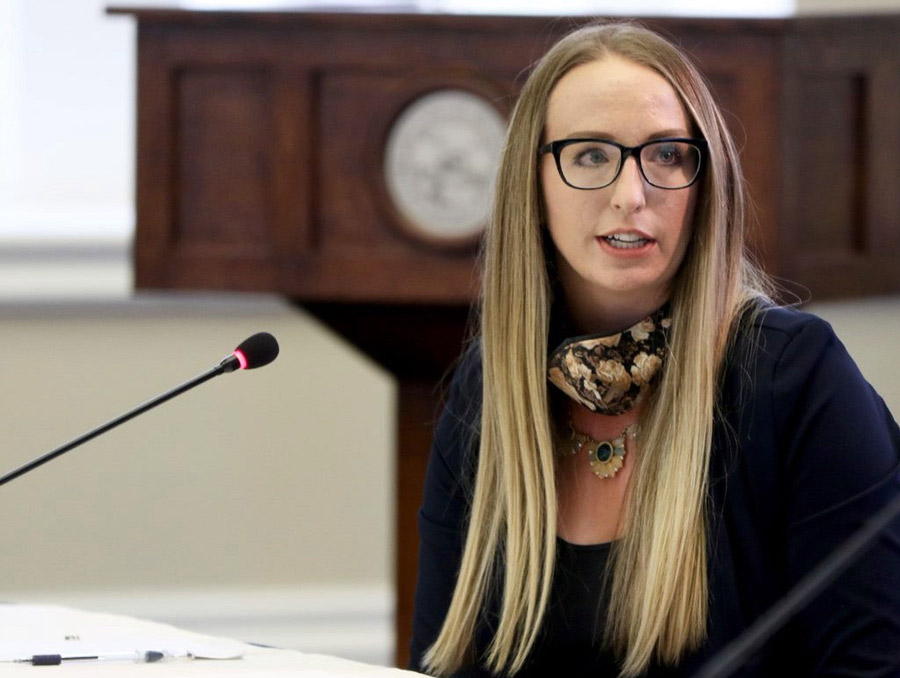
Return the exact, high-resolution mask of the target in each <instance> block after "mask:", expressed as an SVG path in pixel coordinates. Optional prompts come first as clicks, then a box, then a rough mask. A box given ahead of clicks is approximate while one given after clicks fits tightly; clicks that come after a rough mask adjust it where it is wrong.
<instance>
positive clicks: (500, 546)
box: [425, 23, 766, 676]
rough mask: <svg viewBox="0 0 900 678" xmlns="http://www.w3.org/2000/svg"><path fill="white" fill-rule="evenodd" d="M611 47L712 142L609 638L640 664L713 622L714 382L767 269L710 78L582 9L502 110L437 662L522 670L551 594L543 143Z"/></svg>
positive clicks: (647, 35) (622, 546) (621, 559)
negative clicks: (756, 248)
mask: <svg viewBox="0 0 900 678" xmlns="http://www.w3.org/2000/svg"><path fill="white" fill-rule="evenodd" d="M608 54H616V55H618V56H621V57H624V58H627V59H629V60H632V61H634V62H636V63H638V64H642V65H644V66H647V67H649V68H651V69H653V70H655V71H657V72H659V73H660V74H662V75H663V77H665V78H666V80H667V81H668V82H669V83H670V84H671V85H672V87H673V88H674V90H675V91H676V92H677V93H678V95H679V97H680V98H681V100H682V102H683V104H684V106H685V108H686V110H687V111H688V113H689V115H690V117H691V118H692V120H693V124H694V126H695V127H696V130H697V133H699V134H700V135H702V137H703V138H704V139H706V141H707V144H708V148H709V153H708V160H707V166H706V168H705V170H704V173H703V176H702V178H701V183H700V188H699V197H698V203H697V207H696V212H695V218H694V224H693V234H692V241H691V244H690V245H689V247H688V251H687V253H686V255H685V258H684V261H683V263H682V265H681V267H680V269H679V272H678V274H677V276H676V279H675V281H674V282H673V289H672V297H671V301H672V307H673V326H672V331H671V345H670V351H669V358H668V359H667V364H666V367H665V369H664V370H663V373H662V377H661V379H660V381H659V383H658V385H657V389H656V392H655V394H654V397H653V398H652V401H651V402H650V404H649V406H648V407H647V408H646V411H645V413H644V415H643V421H642V431H643V432H642V434H641V450H642V453H641V455H640V457H641V461H640V462H638V464H637V465H636V467H635V469H634V470H633V472H632V478H631V487H630V489H629V493H628V498H627V499H626V506H625V516H626V529H625V531H624V536H623V537H622V539H620V540H619V541H618V542H616V543H615V544H614V547H613V551H612V560H611V563H610V573H611V577H610V579H609V581H611V582H612V588H611V604H610V609H609V611H608V614H607V619H608V623H607V626H606V629H607V631H606V633H607V641H608V642H609V643H610V645H611V646H612V647H613V648H614V649H615V650H616V651H617V652H618V653H619V654H620V656H622V657H623V663H622V675H623V676H636V675H638V674H640V673H642V672H643V671H644V670H646V668H647V667H648V666H649V664H650V663H651V662H652V661H658V662H662V663H668V664H675V663H677V662H678V661H679V660H680V659H681V658H682V657H683V656H684V654H685V653H686V652H688V651H690V650H691V649H693V648H696V647H697V646H698V645H699V644H700V643H701V642H702V641H703V639H704V638H705V635H706V623H707V607H708V605H707V596H708V591H707V571H706V568H707V562H706V561H707V559H706V500H707V476H708V465H709V457H710V447H711V438H712V427H713V417H714V409H715V394H716V385H717V380H718V376H719V371H720V367H721V364H722V362H723V359H724V355H725V352H726V350H727V348H728V344H729V340H730V337H731V335H732V332H733V328H734V326H735V324H736V319H737V318H738V317H739V316H740V314H741V312H742V309H743V308H744V306H745V305H747V303H748V302H749V301H750V300H751V299H754V298H757V297H760V296H765V289H766V287H765V280H764V277H763V276H762V274H761V273H759V272H758V270H757V269H756V268H755V267H754V266H753V265H752V264H751V263H750V262H749V261H748V259H747V258H746V256H745V249H744V227H745V223H744V222H745V208H746V205H745V198H744V187H743V178H742V174H741V170H740V165H739V160H738V153H737V150H736V148H735V145H734V142H733V140H732V138H731V136H730V135H729V133H728V130H727V129H726V126H725V123H724V121H723V119H722V116H721V114H720V112H719V110H718V108H717V106H716V104H715V102H714V100H713V97H712V95H711V93H710V91H709V89H708V87H707V86H706V84H705V82H704V80H703V78H702V77H701V76H700V74H699V73H698V71H697V70H696V69H695V68H694V67H693V65H692V64H691V63H690V62H689V60H688V59H687V57H686V56H685V55H684V54H683V53H682V52H681V51H680V50H678V49H677V48H676V47H675V46H673V45H672V44H671V43H669V42H668V41H666V40H664V39H663V38H661V37H660V36H658V35H657V34H655V33H653V32H651V31H648V30H646V29H644V28H641V27H639V26H637V25H634V24H631V23H612V24H607V23H604V24H592V25H590V26H586V27H583V28H581V29H579V30H576V31H574V32H573V33H570V34H569V35H568V36H566V37H564V38H563V39H562V40H561V41H559V42H558V43H557V44H556V45H555V46H554V47H553V48H552V49H551V50H550V51H549V52H548V53H547V54H546V55H545V56H544V58H543V59H542V60H541V61H540V62H539V63H538V64H537V66H536V67H535V69H534V70H533V71H532V73H531V75H530V77H529V78H528V81H527V82H526V84H525V86H524V88H523V90H522V93H521V95H520V98H519V101H518V103H517V105H516V107H515V110H514V111H513V114H512V116H511V120H510V123H509V129H508V133H507V143H506V146H505V149H504V153H503V156H502V159H501V163H500V168H499V171H498V176H497V184H496V193H495V202H494V210H493V217H492V222H491V225H490V228H489V229H488V232H487V235H486V239H485V250H484V276H483V277H484V282H483V298H482V303H481V309H480V311H481V312H480V335H481V345H482V358H483V366H484V377H483V401H482V402H483V406H482V411H481V429H480V430H481V438H480V449H479V456H478V470H477V474H476V481H475V489H474V496H473V498H472V509H471V516H470V520H469V528H468V533H467V537H466V543H465V548H464V552H463V558H462V563H461V567H460V572H459V578H458V581H457V584H456V589H455V591H454V594H453V599H452V602H451V605H450V609H449V611H448V614H447V617H446V619H445V621H444V625H443V627H442V629H441V632H440V634H439V636H438V638H437V640H436V641H435V643H434V644H433V645H432V647H431V648H429V650H428V652H427V653H426V656H425V665H426V667H427V668H428V669H429V670H430V671H433V672H436V673H450V672H452V671H454V670H456V669H458V668H460V667H462V666H464V665H466V664H467V663H468V662H470V661H473V659H474V660H475V661H483V662H484V663H485V664H486V665H487V666H488V667H489V668H490V669H491V670H493V671H495V672H498V673H499V672H501V671H504V672H506V673H509V674H514V673H516V672H517V671H518V670H519V669H521V668H522V666H523V664H524V662H525V660H526V658H527V656H528V653H529V651H530V650H531V648H532V646H533V645H534V642H535V639H536V638H537V635H538V633H539V631H540V626H541V622H542V619H543V617H544V613H545V611H546V609H547V601H548V598H549V594H550V589H551V584H552V578H553V569H554V560H555V546H556V520H557V512H556V511H557V494H556V486H555V477H554V462H553V438H552V433H551V432H552V421H551V415H550V411H549V403H548V389H547V379H546V374H547V348H548V346H547V341H548V327H549V319H550V307H551V304H552V302H553V299H552V293H551V289H552V285H551V280H550V276H549V273H548V267H547V260H546V256H545V248H544V241H543V234H542V230H543V228H544V227H543V225H542V224H543V211H542V205H541V195H540V182H539V174H538V167H537V148H538V147H539V145H540V143H541V142H542V136H543V132H544V123H545V120H546V111H547V101H548V99H549V96H550V93H551V91H552V89H553V87H554V86H555V84H556V83H557V82H558V81H559V80H560V78H562V77H563V76H564V75H565V74H566V73H567V72H568V71H570V70H571V69H572V68H574V67H575V66H577V65H580V64H583V63H588V62H591V61H595V60H598V59H602V58H603V57H604V56H606V55H608ZM602 575H603V573H598V577H601V576H602ZM495 586H499V587H500V593H501V596H500V598H499V623H498V625H497V629H496V632H495V634H494V636H493V639H492V641H491V644H490V646H489V647H488V648H487V651H486V654H485V656H484V657H480V658H473V657H472V656H471V651H472V649H473V647H472V644H473V637H474V633H475V629H476V626H477V624H478V623H479V620H480V619H481V616H480V615H482V614H483V610H484V606H485V604H486V601H487V598H488V596H489V595H490V592H491V590H492V588H493V587H495Z"/></svg>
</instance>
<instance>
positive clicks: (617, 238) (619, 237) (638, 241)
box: [600, 233, 651, 250]
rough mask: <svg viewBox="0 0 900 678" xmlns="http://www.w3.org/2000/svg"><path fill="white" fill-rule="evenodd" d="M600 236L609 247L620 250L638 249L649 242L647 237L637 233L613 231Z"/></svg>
mask: <svg viewBox="0 0 900 678" xmlns="http://www.w3.org/2000/svg"><path fill="white" fill-rule="evenodd" d="M600 237H601V238H602V239H603V240H604V241H605V242H607V243H608V244H609V245H610V246H611V247H615V248H616V249H620V250H633V249H638V248H639V247H643V246H644V245H646V244H647V243H649V242H651V241H650V239H649V238H644V237H642V236H640V235H638V234H637V233H614V234H613V235H604V236H600Z"/></svg>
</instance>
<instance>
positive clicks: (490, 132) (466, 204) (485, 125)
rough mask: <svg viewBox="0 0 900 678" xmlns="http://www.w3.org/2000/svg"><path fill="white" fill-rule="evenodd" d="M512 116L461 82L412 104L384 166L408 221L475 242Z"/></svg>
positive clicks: (420, 231)
mask: <svg viewBox="0 0 900 678" xmlns="http://www.w3.org/2000/svg"><path fill="white" fill-rule="evenodd" d="M505 133H506V121H505V120H504V119H503V116H501V115H500V113H499V112H498V111H497V109H496V108H494V107H493V106H492V105H491V104H490V103H489V102H488V101H487V100H486V99H484V98H482V97H480V96H478V95H475V94H472V93H471V92H467V91H464V90H458V89H444V90H439V91H437V92H432V93H430V94H426V95H424V96H422V97H420V98H419V99H417V100H416V101H414V102H413V103H412V104H411V105H409V106H408V107H407V108H406V109H405V110H404V111H403V113H401V115H400V116H399V117H398V118H397V120H396V122H395V123H394V125H393V127H392V129H391V132H390V135H389V136H388V141H387V149H386V152H385V157H384V173H385V180H386V183H387V188H388V193H389V194H390V196H391V199H392V201H393V203H394V206H395V208H396V209H397V211H398V212H399V213H400V215H401V217H402V220H403V222H404V223H403V224H402V225H403V226H404V227H405V228H406V229H407V230H409V231H410V232H412V234H413V235H416V236H419V237H423V238H425V239H427V240H432V241H437V242H441V243H454V242H455V243H463V242H467V241H471V240H472V239H474V238H475V237H477V236H478V235H480V233H481V232H482V230H483V229H484V227H485V224H486V223H487V219H488V215H489V213H490V209H491V198H492V191H493V185H494V175H495V174H496V171H497V164H498V162H499V159H500V151H501V148H502V146H503V139H504V135H505Z"/></svg>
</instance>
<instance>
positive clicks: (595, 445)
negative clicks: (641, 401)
mask: <svg viewBox="0 0 900 678" xmlns="http://www.w3.org/2000/svg"><path fill="white" fill-rule="evenodd" d="M639 430H640V427H639V426H638V425H637V424H629V425H628V426H626V427H625V428H624V429H623V430H622V433H621V434H620V435H619V436H617V437H615V438H613V439H612V440H596V439H594V438H592V437H591V436H589V435H587V434H586V433H581V432H580V431H577V430H575V427H574V426H573V425H572V421H571V420H569V423H568V424H566V427H565V431H564V433H563V435H562V438H563V440H562V441H561V443H562V444H561V445H560V449H561V450H562V451H563V454H569V455H571V456H574V455H577V454H581V453H582V452H583V451H584V450H587V455H588V461H589V462H590V465H591V470H592V471H593V472H594V475H596V476H597V477H598V478H612V477H613V476H615V475H616V473H618V472H619V469H620V468H622V467H623V466H624V465H625V454H626V453H627V451H628V449H627V444H628V439H629V438H630V439H632V440H634V438H635V437H637V434H638V432H639Z"/></svg>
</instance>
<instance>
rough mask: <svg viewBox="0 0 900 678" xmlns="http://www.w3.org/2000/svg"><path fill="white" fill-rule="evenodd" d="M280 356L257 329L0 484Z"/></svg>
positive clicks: (271, 341) (270, 338)
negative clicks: (202, 367)
mask: <svg viewBox="0 0 900 678" xmlns="http://www.w3.org/2000/svg"><path fill="white" fill-rule="evenodd" d="M277 357H278V342H277V341H276V340H275V337H273V336H272V335H271V334H269V333H268V332H258V333H256V334H254V335H253V336H251V337H248V338H247V339H245V340H244V341H242V342H241V343H240V345H239V346H238V347H237V348H236V349H234V351H232V352H231V355H229V356H227V357H226V358H224V359H223V360H222V362H220V363H219V364H218V365H216V366H215V367H213V368H211V369H209V370H207V371H206V372H204V373H203V374H201V375H199V376H196V377H194V378H193V379H191V380H189V381H186V382H185V383H183V384H181V385H180V386H176V387H175V388H173V389H171V390H169V391H166V392H165V393H163V394H161V395H158V396H156V397H155V398H153V399H152V400H148V401H147V402H145V403H144V404H143V405H139V406H138V407H135V408H134V409H133V410H129V411H128V412H126V413H125V414H122V415H119V416H118V417H116V418H115V419H112V420H110V421H108V422H106V423H105V424H102V425H100V426H98V427H97V428H95V429H92V430H90V431H88V432H87V433H85V434H84V435H81V436H79V437H77V438H75V439H74V440H71V441H69V442H68V443H66V444H65V445H62V446H60V447H57V448H56V449H55V450H52V451H50V452H47V453H46V454H44V455H42V456H40V457H38V458H37V459H34V460H33V461H30V462H28V463H27V464H25V465H24V466H20V467H19V468H17V469H15V470H14V471H10V472H9V473H7V474H6V475H4V476H2V477H0V485H5V484H6V483H8V482H9V481H11V480H15V479H16V478H18V477H19V476H22V475H25V474H26V473H28V472H29V471H33V470H34V469H36V468H37V467H39V466H43V465H44V464H46V463H47V462H48V461H51V460H53V459H56V458H57V457H58V456H60V455H62V454H65V453H66V452H68V451H69V450H73V449H75V448H76V447H78V446H79V445H82V444H84V443H86V442H87V441H89V440H92V439H93V438H96V437H97V436H99V435H101V434H103V433H106V432H107V431H109V430H111V429H114V428H115V427H116V426H118V425H119V424H124V423H125V422H126V421H128V420H129V419H133V418H134V417H136V416H138V415H139V414H143V413H144V412H146V411H147V410H150V409H152V408H154V407H156V406H157V405H161V404H162V403H164V402H166V401H167V400H171V399H172V398H174V397H175V396H177V395H181V394H182V393H184V392H185V391H189V390H190V389H192V388H194V387H195V386H199V385H200V384H202V383H203V382H205V381H209V380H210V379H212V378H213V377H217V376H219V375H220V374H226V373H228V372H234V371H235V370H237V369H241V370H252V369H255V368H257V367H263V366H265V365H268V364H269V363H270V362H272V361H273V360H275V358H277Z"/></svg>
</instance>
